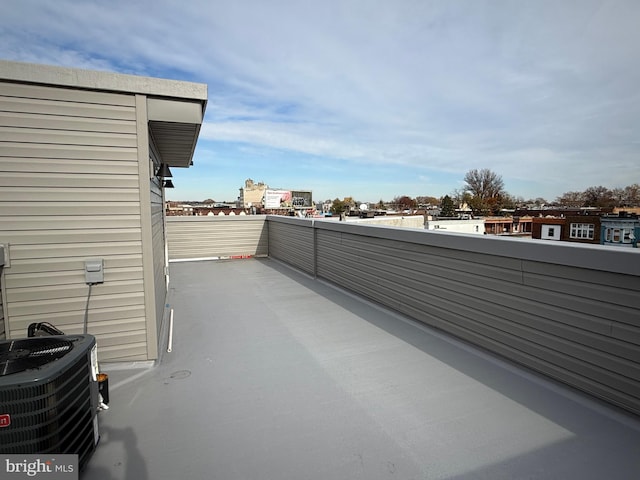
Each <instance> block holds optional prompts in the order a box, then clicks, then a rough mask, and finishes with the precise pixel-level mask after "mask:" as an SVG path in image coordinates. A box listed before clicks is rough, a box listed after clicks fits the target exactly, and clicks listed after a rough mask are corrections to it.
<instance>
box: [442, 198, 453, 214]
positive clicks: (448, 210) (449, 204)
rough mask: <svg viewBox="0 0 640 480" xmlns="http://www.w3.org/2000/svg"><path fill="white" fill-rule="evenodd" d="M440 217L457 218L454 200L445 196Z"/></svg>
mask: <svg viewBox="0 0 640 480" xmlns="http://www.w3.org/2000/svg"><path fill="white" fill-rule="evenodd" d="M440 216H442V217H455V216H456V207H455V205H454V204H453V200H451V197H450V196H449V195H445V196H444V197H443V198H442V201H441V202H440Z"/></svg>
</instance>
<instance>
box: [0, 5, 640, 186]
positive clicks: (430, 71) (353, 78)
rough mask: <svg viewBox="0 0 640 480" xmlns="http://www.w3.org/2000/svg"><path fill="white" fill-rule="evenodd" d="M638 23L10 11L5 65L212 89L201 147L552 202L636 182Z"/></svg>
mask: <svg viewBox="0 0 640 480" xmlns="http://www.w3.org/2000/svg"><path fill="white" fill-rule="evenodd" d="M639 24H640V2H637V1H635V0H611V1H607V2H603V1H599V0H585V1H582V2H579V3H578V2H557V1H551V0H548V1H546V0H543V1H540V2H532V3H528V2H501V1H497V2H496V1H493V0H491V1H489V0H487V1H469V2H450V1H446V0H438V1H414V0H398V1H393V2H377V3H376V5H375V8H373V7H372V4H371V2H370V1H368V0H343V1H337V0H327V1H325V2H299V1H293V0H274V1H272V2H264V1H262V0H237V1H234V2H227V1H216V0H214V1H208V0H207V1H205V0H194V1H190V2H181V3H176V2H173V1H169V0H164V1H162V0H159V1H153V2H151V1H150V0H145V1H137V2H129V1H126V2H125V1H124V0H113V1H110V2H102V1H98V0H95V1H74V0H59V1H57V2H53V3H46V2H44V3H43V2H40V1H35V0H5V2H4V9H3V15H2V18H0V56H2V57H3V58H9V59H16V60H22V61H32V62H41V63H55V64H62V65H68V66H76V67H81V68H95V69H109V70H117V71H124V72H128V73H139V74H145V75H157V76H169V77H172V78H184V79H188V80H193V81H202V82H206V83H207V84H208V85H209V96H210V101H209V106H208V111H207V121H206V124H205V125H204V127H203V129H202V138H203V141H205V142H206V141H207V140H209V141H215V140H224V141H231V142H242V143H245V144H251V145H253V146H254V147H255V148H262V147H265V148H276V149H282V150H287V151H291V152H301V153H303V154H311V155H318V156H322V157H325V158H326V161H330V160H331V159H332V158H335V159H336V160H335V161H337V162H340V161H343V159H348V160H352V161H358V162H372V163H375V164H378V165H401V166H405V167H408V168H415V169H416V172H417V173H416V177H417V176H418V175H426V176H427V177H429V178H432V177H433V176H435V175H437V174H438V172H445V173H456V172H458V173H459V175H460V177H461V176H462V175H463V174H464V172H465V171H467V170H468V169H470V168H483V167H488V168H492V169H494V170H496V171H497V172H498V173H500V174H502V175H503V177H505V179H506V180H508V178H513V179H514V180H517V181H520V180H521V179H523V178H525V177H526V176H527V175H529V176H531V177H532V178H535V179H536V180H537V181H539V182H540V183H538V184H537V185H542V184H543V183H544V182H546V183H547V184H548V185H549V187H548V188H549V189H558V190H557V192H556V193H557V194H560V193H562V192H563V191H566V190H574V189H577V188H578V187H576V186H575V185H576V184H586V185H593V184H596V183H597V184H609V185H610V186H616V185H618V186H619V185H620V182H622V184H623V185H626V184H627V183H633V181H638V180H637V179H638V178H639V177H640V162H638V153H639V152H640V146H639V145H638V143H637V132H636V128H635V124H636V123H637V119H638V118H640V94H639V93H638V90H637V85H638V84H640V61H639V60H640V58H639V57H640V55H639V51H638V48H637V45H639V44H640V29H638V28H637V25H639ZM213 148H215V144H210V145H208V146H207V149H213ZM202 151H203V152H205V150H202ZM207 158H208V159H209V158H211V157H207ZM208 162H209V160H207V161H206V162H204V163H208ZM606 162H609V163H610V164H611V165H615V168H613V167H612V168H611V169H609V170H608V171H607V172H606V173H605V174H604V175H603V172H602V165H603V164H604V163H606ZM532 165H535V168H534V169H533V170H531V166H532ZM558 177H562V178H558ZM545 178H546V179H548V180H545ZM453 188H455V185H452V189H453ZM537 188H538V187H537ZM540 188H541V187H540ZM397 193H401V192H397ZM425 193H428V192H425ZM514 193H516V194H520V192H514ZM523 195H527V193H523ZM531 195H535V192H531Z"/></svg>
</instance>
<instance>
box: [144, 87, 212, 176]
mask: <svg viewBox="0 0 640 480" xmlns="http://www.w3.org/2000/svg"><path fill="white" fill-rule="evenodd" d="M147 117H148V118H149V129H150V130H151V135H152V136H153V139H154V142H155V144H156V147H157V148H158V150H159V152H160V156H161V157H162V161H163V162H164V163H166V164H167V165H169V166H170V167H188V166H189V165H190V164H191V159H192V158H193V152H194V150H195V148H196V142H197V141H198V135H199V133H200V126H201V125H202V119H203V105H202V103H201V102H199V101H187V100H176V99H171V100H168V99H164V98H147Z"/></svg>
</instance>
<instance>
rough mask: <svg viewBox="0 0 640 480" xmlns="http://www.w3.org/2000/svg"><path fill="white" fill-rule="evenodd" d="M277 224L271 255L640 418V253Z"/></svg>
mask: <svg viewBox="0 0 640 480" xmlns="http://www.w3.org/2000/svg"><path fill="white" fill-rule="evenodd" d="M267 223H268V232H269V255H270V256H271V257H273V258H277V259H278V260H281V261H283V262H285V263H289V264H291V265H293V266H295V267H297V268H299V269H301V270H303V271H305V272H307V273H310V274H312V275H315V276H317V277H318V278H322V279H326V280H328V281H330V282H333V283H335V284H336V285H339V286H341V287H343V288H345V289H348V290H350V291H352V292H355V293H357V294H360V295H363V296H364V297H367V298H369V299H371V300H374V301H376V302H378V303H380V304H382V305H384V306H386V307H389V308H392V309H394V310H397V311H398V312H401V313H403V314H405V315H407V316H409V317H411V318H414V319H416V320H419V321H421V322H424V323H425V324H427V325H430V326H433V327H437V328H439V329H441V330H444V331H446V332H449V333H451V334H453V335H455V336H457V337H460V338H462V339H464V340H467V341H469V342H471V343H473V344H475V345H478V346H481V347H484V348H486V349H487V350H490V351H492V352H494V353H497V354H499V355H502V356H504V357H506V358H508V359H510V360H512V361H514V362H517V363H520V364H522V365H525V366H527V367H529V368H532V369H534V370H536V371H538V372H541V373H544V374H546V375H548V376H550V377H552V378H554V379H557V380H559V381H561V382H564V383H566V384H568V385H571V386H573V387H576V388H578V389H580V390H583V391H586V392H588V393H590V394H592V395H594V396H596V397H599V398H601V399H604V400H606V401H608V402H610V403H613V404H615V405H618V406H620V407H622V408H625V409H627V410H630V411H632V412H634V413H636V414H640V251H637V250H631V249H616V248H613V247H604V246H595V245H576V244H575V243H572V244H564V243H558V242H553V243H552V242H543V241H533V240H519V239H509V238H501V237H487V236H483V237H480V236H474V235H462V234H450V233H439V232H428V231H415V230H408V229H399V228H389V227H375V226H362V225H353V224H349V223H344V222H328V221H313V220H303V219H294V218H286V217H271V216H270V217H268V222H267Z"/></svg>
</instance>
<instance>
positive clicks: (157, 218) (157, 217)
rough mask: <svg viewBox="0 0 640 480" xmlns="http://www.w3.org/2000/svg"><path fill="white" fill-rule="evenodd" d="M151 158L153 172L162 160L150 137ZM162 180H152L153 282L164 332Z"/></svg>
mask: <svg viewBox="0 0 640 480" xmlns="http://www.w3.org/2000/svg"><path fill="white" fill-rule="evenodd" d="M149 138H150V141H149V156H150V160H151V165H152V166H153V167H152V168H153V172H151V173H152V174H153V173H154V172H155V170H156V169H157V168H158V167H159V166H160V163H162V162H161V159H160V155H159V153H158V150H157V148H156V146H155V143H154V141H153V137H151V136H150V137H149ZM161 182H162V179H159V178H158V177H156V176H155V175H154V176H153V177H152V178H151V180H150V188H151V235H152V241H151V243H152V245H153V280H154V290H155V316H156V318H155V321H156V331H157V332H160V331H161V330H162V320H163V317H164V310H165V308H164V306H165V303H166V300H167V281H166V276H165V266H166V258H165V257H166V255H165V225H164V218H165V217H164V198H163V196H162V184H161Z"/></svg>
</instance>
